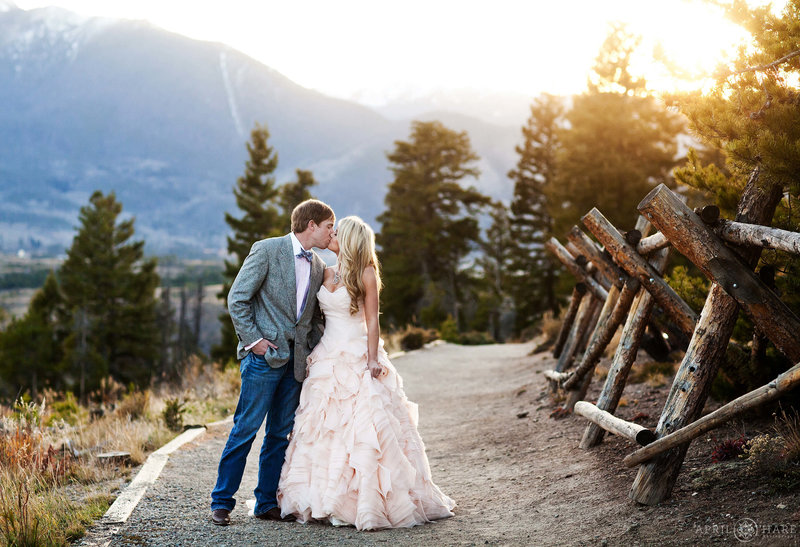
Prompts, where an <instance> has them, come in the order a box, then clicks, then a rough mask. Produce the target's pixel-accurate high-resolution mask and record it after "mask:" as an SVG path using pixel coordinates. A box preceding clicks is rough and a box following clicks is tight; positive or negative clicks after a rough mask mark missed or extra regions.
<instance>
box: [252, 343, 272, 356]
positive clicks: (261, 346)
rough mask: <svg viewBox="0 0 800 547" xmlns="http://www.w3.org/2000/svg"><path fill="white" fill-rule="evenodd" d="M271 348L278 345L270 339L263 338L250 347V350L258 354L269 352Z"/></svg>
mask: <svg viewBox="0 0 800 547" xmlns="http://www.w3.org/2000/svg"><path fill="white" fill-rule="evenodd" d="M269 348H272V349H277V348H278V346H276V345H275V344H273V343H272V342H270V341H269V340H261V341H260V342H258V344H256V345H255V346H253V347H252V348H250V351H252V352H253V353H255V354H256V355H265V354H266V353H267V350H269Z"/></svg>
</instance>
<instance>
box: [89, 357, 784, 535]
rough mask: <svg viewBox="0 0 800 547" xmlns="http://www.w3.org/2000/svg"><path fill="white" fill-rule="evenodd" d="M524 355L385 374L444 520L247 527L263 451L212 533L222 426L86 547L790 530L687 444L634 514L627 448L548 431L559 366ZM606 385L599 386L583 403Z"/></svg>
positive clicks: (659, 401) (570, 429) (424, 362)
mask: <svg viewBox="0 0 800 547" xmlns="http://www.w3.org/2000/svg"><path fill="white" fill-rule="evenodd" d="M532 348H533V345H532V344H505V345H492V346H474V347H464V346H456V345H451V344H441V345H438V346H434V347H430V348H426V349H423V350H419V351H415V352H410V353H408V354H406V355H403V356H400V357H397V358H396V359H394V361H393V362H394V364H395V366H396V367H397V369H398V371H399V372H400V374H401V375H402V376H403V378H404V381H405V389H406V393H407V394H408V396H409V398H410V399H411V400H412V401H414V402H416V403H418V404H419V408H420V426H419V428H420V433H421V435H422V438H423V440H424V441H425V444H426V446H427V451H428V458H429V460H430V464H431V469H432V471H433V480H434V481H435V482H436V483H437V484H438V485H439V486H440V487H441V488H442V490H443V491H444V492H445V493H447V494H448V495H449V496H450V497H452V498H453V499H455V500H456V502H457V503H458V507H457V508H456V510H455V513H456V514H455V516H454V517H452V518H449V519H444V520H441V521H438V522H434V523H431V524H426V525H424V526H417V527H414V528H411V529H397V530H383V531H378V532H358V531H356V530H355V529H354V528H350V527H347V528H334V527H332V526H327V525H321V524H309V525H301V524H297V523H286V524H284V523H273V522H264V521H260V520H257V519H253V518H250V517H248V516H247V508H246V506H245V501H246V500H247V499H248V498H252V497H253V496H252V491H253V488H254V487H255V480H256V472H257V454H258V447H260V440H257V441H256V443H257V444H254V447H253V450H252V453H251V457H250V459H249V460H248V464H247V468H246V470H245V476H244V481H243V483H242V486H241V488H240V490H239V493H238V496H237V507H236V510H234V512H233V513H232V514H231V520H232V523H231V526H228V527H217V526H214V525H212V524H211V523H210V522H209V520H208V518H209V515H210V509H209V503H210V492H211V490H212V488H213V485H214V482H215V480H216V469H217V464H218V461H219V457H220V454H221V453H222V449H223V446H224V444H225V440H226V438H227V434H228V431H229V427H230V426H226V427H221V428H218V429H216V430H211V431H209V432H207V433H206V434H205V435H203V436H201V437H200V438H198V440H197V441H196V442H193V443H190V444H187V445H185V446H183V447H182V448H180V449H179V450H178V451H177V452H175V453H173V454H172V456H171V457H170V459H169V462H168V463H167V466H166V467H165V469H164V471H163V473H162V475H161V477H159V479H158V480H157V481H156V484H155V485H154V486H152V487H151V488H150V489H149V490H148V491H147V493H146V494H145V496H144V498H143V499H142V501H141V502H140V503H139V505H138V506H137V507H136V509H135V510H134V512H133V514H132V515H131V517H130V519H129V520H128V522H127V523H126V524H125V525H123V526H121V527H119V528H112V529H109V528H103V527H102V526H98V527H95V528H94V529H93V530H91V531H90V533H89V534H88V535H87V537H86V538H85V539H84V541H83V542H82V545H86V546H89V545H108V544H109V542H110V544H111V545H148V546H171V545H219V546H239V545H413V546H418V545H422V546H426V545H430V546H447V545H625V546H628V545H659V546H663V545H698V544H702V545H709V544H723V545H725V544H731V543H733V544H736V543H738V542H736V541H735V540H734V538H733V535H732V529H733V526H734V525H735V524H736V522H737V519H741V518H743V517H751V518H753V519H756V520H757V521H758V522H762V521H763V522H789V520H786V519H787V518H789V515H788V513H786V512H785V511H784V510H780V511H779V510H776V509H774V507H775V505H776V504H782V505H778V507H795V506H796V500H793V498H792V496H791V494H789V493H787V494H785V495H782V496H779V497H777V498H776V497H775V496H774V495H769V494H763V495H761V494H757V493H756V492H752V493H751V492H749V491H747V490H742V487H738V486H737V487H730V491H726V492H725V494H721V493H720V492H719V491H718V489H717V488H706V487H698V484H697V483H696V482H694V479H693V478H692V476H693V474H694V473H695V471H694V470H697V469H700V468H702V467H703V466H707V465H708V464H707V461H708V451H709V447H710V445H709V444H708V443H710V442H711V440H710V439H709V440H708V441H707V442H700V441H698V442H695V443H693V445H692V447H691V448H690V451H689V456H688V457H687V461H686V467H687V469H686V471H685V472H683V473H682V474H681V475H680V477H679V481H678V484H677V485H676V488H675V490H674V491H673V496H672V497H671V498H670V499H668V500H666V501H665V502H663V503H662V504H660V505H659V506H655V507H646V506H640V505H637V504H635V503H633V502H631V501H630V500H629V499H628V491H629V489H630V485H631V484H632V482H633V478H634V476H635V474H636V469H627V468H624V467H622V458H623V456H624V455H625V454H628V453H630V452H631V451H632V446H631V445H630V444H629V441H627V440H625V439H621V438H619V437H615V436H607V437H606V440H605V441H604V442H603V444H601V445H600V446H598V447H596V448H594V449H592V450H589V451H584V450H580V449H579V448H578V446H577V445H578V441H579V440H580V437H581V434H582V432H583V429H584V427H585V425H586V421H585V420H584V419H583V418H581V417H580V416H574V415H573V416H569V417H568V418H567V419H564V420H553V419H550V418H549V417H548V416H549V413H550V411H551V410H552V409H553V403H552V402H551V400H550V397H549V395H548V393H549V392H548V389H547V385H546V384H547V381H546V379H545V378H544V377H543V375H542V374H541V371H542V370H544V369H547V368H552V367H553V365H554V360H553V359H552V357H551V356H550V354H549V353H540V354H537V355H534V356H530V355H529V353H530V352H531V349H532ZM601 385H602V383H601V382H594V383H593V386H592V388H591V390H590V392H589V395H588V397H587V399H588V400H593V399H594V398H596V396H597V392H598V390H599V388H600V387H601ZM667 389H668V388H667V387H664V388H662V389H651V388H649V387H648V386H647V385H645V384H636V385H634V386H629V389H628V390H626V393H627V397H630V398H631V399H632V401H631V405H630V407H625V408H624V409H622V410H621V412H622V415H623V417H625V418H626V419H632V418H631V416H630V415H633V414H634V413H639V412H646V413H648V414H649V415H650V416H651V419H655V418H657V417H658V414H659V413H660V410H661V407H662V406H663V404H664V398H665V397H666V393H667ZM634 398H635V400H633V399H634ZM629 414H630V415H629ZM649 425H653V424H649ZM770 511H772V512H770ZM775 511H778V512H777V513H775ZM796 516H797V517H800V512H798V513H797V514H796ZM759 519H760V520H759ZM792 521H793V520H792ZM793 522H796V521H793ZM775 539H776V538H775V537H771V538H759V540H762V541H759V540H757V541H754V542H753V543H750V544H751V545H784V544H797V543H798V539H800V533H797V534H796V533H795V532H792V535H791V536H788V537H782V538H780V540H779V541H778V542H777V543H775V541H774V540H775ZM783 540H788V543H785V542H783Z"/></svg>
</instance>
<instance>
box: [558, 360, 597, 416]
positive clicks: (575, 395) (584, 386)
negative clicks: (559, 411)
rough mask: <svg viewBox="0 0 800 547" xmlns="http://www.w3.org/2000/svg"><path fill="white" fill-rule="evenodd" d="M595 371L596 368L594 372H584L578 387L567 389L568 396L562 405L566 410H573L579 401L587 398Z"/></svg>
mask: <svg viewBox="0 0 800 547" xmlns="http://www.w3.org/2000/svg"><path fill="white" fill-rule="evenodd" d="M593 373H594V370H592V373H590V374H584V375H583V380H582V381H581V383H580V385H579V386H578V387H577V389H572V390H570V391H567V398H566V400H565V401H564V404H563V405H562V406H563V408H564V410H565V411H568V412H572V410H573V409H574V408H575V405H576V404H577V403H578V401H583V400H584V399H586V392H588V391H589V386H590V385H591V384H592V376H594V374H593Z"/></svg>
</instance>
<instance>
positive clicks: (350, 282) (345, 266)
mask: <svg viewBox="0 0 800 547" xmlns="http://www.w3.org/2000/svg"><path fill="white" fill-rule="evenodd" d="M336 237H337V239H338V240H339V277H340V278H341V280H342V283H343V284H344V286H345V287H347V294H349V295H350V314H351V315H354V314H356V313H357V312H358V303H359V302H360V301H361V300H363V299H364V295H365V294H366V289H365V288H364V281H363V280H362V274H363V273H364V269H365V268H366V267H367V266H372V267H373V268H375V277H376V278H377V280H378V292H379V293H380V290H381V287H382V284H381V273H380V266H379V264H378V256H377V255H376V254H375V232H373V231H372V228H370V227H369V225H368V224H367V223H366V222H364V221H363V220H361V219H360V218H359V217H357V216H349V217H345V218H343V219H342V220H340V221H339V226H338V227H337V228H336Z"/></svg>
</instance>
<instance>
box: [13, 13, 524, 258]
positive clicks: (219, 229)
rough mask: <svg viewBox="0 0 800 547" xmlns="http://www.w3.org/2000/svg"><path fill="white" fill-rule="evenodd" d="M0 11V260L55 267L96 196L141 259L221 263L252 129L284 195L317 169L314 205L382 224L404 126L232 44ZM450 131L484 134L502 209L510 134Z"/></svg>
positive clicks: (478, 138) (486, 184)
mask: <svg viewBox="0 0 800 547" xmlns="http://www.w3.org/2000/svg"><path fill="white" fill-rule="evenodd" d="M5 5H10V4H8V3H6V4H5ZM3 6H4V4H0V37H1V38H0V81H2V82H4V83H5V84H6V85H3V86H0V105H6V106H7V108H3V109H2V110H0V234H2V235H0V250H4V251H6V252H9V251H16V250H17V249H18V248H28V249H29V250H30V249H31V248H36V247H38V248H39V250H40V251H41V250H48V252H51V253H57V252H59V249H63V248H64V247H66V246H67V245H68V244H69V241H70V240H71V238H72V237H73V235H74V226H75V225H76V224H77V212H78V209H79V208H80V207H81V206H83V205H85V204H86V202H87V200H88V197H89V195H91V193H92V192H93V191H94V190H95V189H100V190H102V191H104V192H108V191H115V192H116V194H117V196H118V198H119V199H120V201H121V202H122V203H123V205H124V207H125V211H126V214H127V215H133V216H135V217H136V218H137V222H136V228H137V232H138V234H137V236H138V237H141V238H144V239H145V240H146V242H147V245H148V249H149V252H154V253H166V252H170V253H177V254H190V255H191V254H223V253H224V247H225V235H226V234H227V226H226V225H225V224H224V221H223V215H224V212H225V211H229V212H231V213H233V214H234V215H236V214H237V211H238V210H237V209H236V208H235V204H234V200H233V195H232V188H233V185H234V183H235V180H236V178H237V177H238V176H240V175H241V173H242V172H243V170H244V162H245V160H246V149H245V142H246V141H247V140H248V138H249V133H250V130H251V129H252V128H253V126H254V124H255V123H256V122H260V123H263V124H265V125H266V126H267V127H268V128H269V130H270V133H271V138H270V144H271V145H272V146H273V147H274V149H275V150H276V151H277V153H278V157H279V169H278V170H277V172H276V178H277V180H278V182H279V183H282V182H286V181H288V180H290V179H292V178H293V175H294V170H295V169H296V168H302V169H310V170H312V171H313V172H314V174H315V176H316V178H317V180H319V181H320V184H319V186H317V187H315V188H314V193H315V195H317V196H318V197H319V198H320V199H323V200H325V201H328V202H329V203H331V205H332V206H333V207H334V208H335V209H336V210H340V211H342V213H344V214H358V215H360V216H362V217H364V218H365V219H366V220H368V221H370V222H371V221H373V220H374V218H375V216H377V215H378V214H380V212H381V211H382V210H383V196H384V194H385V191H386V185H387V184H388V182H389V181H390V180H391V173H390V172H389V170H388V167H389V166H388V162H387V160H386V157H385V153H386V152H387V151H389V150H390V149H391V148H392V147H393V143H394V141H395V140H398V139H405V138H406V137H407V135H408V131H409V123H410V120H392V119H388V118H386V117H385V116H383V115H382V114H380V113H379V112H376V111H375V110H373V109H371V108H368V107H366V106H363V105H360V104H356V103H354V102H352V101H347V100H344V99H337V98H332V97H328V96H326V95H324V94H322V93H319V92H317V91H314V90H310V89H307V88H304V87H302V86H300V85H298V84H296V83H295V82H292V81H291V80H290V79H288V78H287V77H285V76H284V75H282V74H280V73H279V72H278V71H276V70H274V69H272V68H270V67H267V66H266V65H263V64H262V63H260V62H258V61H257V60H255V59H253V58H252V57H249V56H247V55H246V54H244V53H241V52H239V51H237V50H235V49H233V48H231V47H229V46H227V45H225V44H222V43H219V42H207V41H199V40H193V39H190V38H186V37H184V36H182V35H179V34H176V33H172V32H169V31H165V30H163V29H160V28H158V27H156V26H154V25H152V24H150V23H148V22H146V21H142V20H138V21H127V20H120V19H108V18H97V17H83V16H80V15H75V14H72V13H71V12H68V11H65V10H60V8H42V9H40V10H21V9H19V8H16V9H14V8H9V9H8V10H5V11H3ZM448 116H449V118H450V119H452V120H458V121H457V122H454V123H456V125H458V126H459V127H455V126H454V127H453V129H458V130H462V129H460V127H471V128H472V129H473V130H477V131H479V132H480V133H481V134H475V135H473V133H472V132H470V137H471V138H473V141H474V143H475V144H474V147H475V148H476V150H477V152H478V154H479V155H481V157H482V164H483V171H484V172H485V173H487V174H486V175H485V176H484V177H482V179H481V180H480V181H479V184H478V185H477V186H478V187H479V188H481V189H482V190H484V191H486V192H487V193H490V194H493V195H494V197H503V196H505V197H508V195H510V194H508V184H507V181H505V180H503V179H504V178H505V172H506V171H507V170H508V169H509V168H510V165H506V164H508V163H509V161H511V162H512V163H513V144H512V145H510V147H509V149H508V150H502V149H500V148H499V147H498V146H497V143H498V136H502V138H500V139H499V141H501V142H503V143H509V142H511V141H512V140H513V139H514V138H516V135H517V134H519V130H518V129H515V130H514V131H513V137H512V131H511V130H510V128H504V127H499V126H497V127H495V126H492V125H491V124H489V123H487V122H482V121H481V120H477V119H474V120H472V119H470V118H469V117H460V118H459V117H458V116H457V115H450V114H441V117H442V118H448ZM428 117H429V116H420V117H419V118H422V119H426V118H428ZM442 121H443V122H445V124H446V125H447V122H446V121H445V119H442ZM485 135H492V137H491V138H489V139H488V140H487V138H486V136H485ZM478 143H481V144H480V146H479V145H478ZM490 145H491V146H490ZM485 151H488V153H487V152H485ZM341 216H343V215H341ZM287 229H288V227H287Z"/></svg>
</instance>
